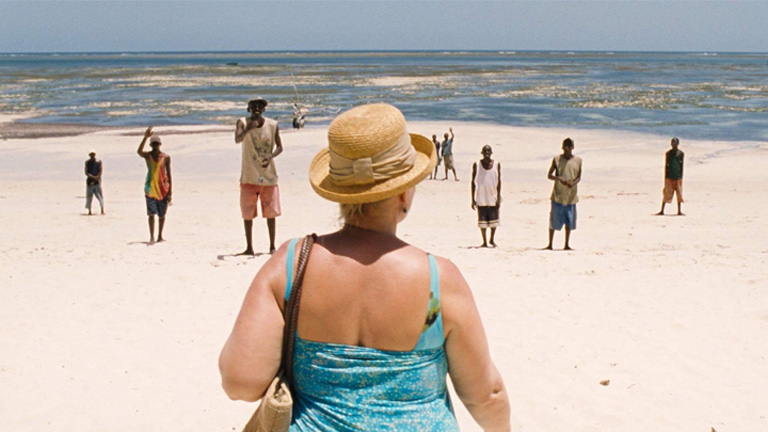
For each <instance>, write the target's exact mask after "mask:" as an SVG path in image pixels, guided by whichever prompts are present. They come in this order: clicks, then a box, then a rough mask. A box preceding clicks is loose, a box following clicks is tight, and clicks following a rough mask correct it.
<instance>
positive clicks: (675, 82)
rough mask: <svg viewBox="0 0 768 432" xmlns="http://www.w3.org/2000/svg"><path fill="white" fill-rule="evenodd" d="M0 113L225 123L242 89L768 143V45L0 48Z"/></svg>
mask: <svg viewBox="0 0 768 432" xmlns="http://www.w3.org/2000/svg"><path fill="white" fill-rule="evenodd" d="M0 75H1V76H2V77H3V80H2V81H0V112H2V113H5V114H18V115H24V116H27V117H29V118H26V119H24V120H21V121H23V122H29V123H40V124H62V123H64V124H82V125H89V126H118V127H132V126H146V125H157V126H162V125H203V124H214V125H215V124H226V125H231V124H232V123H233V122H234V119H235V118H237V117H239V116H243V115H246V114H247V113H246V111H245V103H246V101H247V100H248V98H249V97H251V96H253V95H257V94H258V95H260V96H262V97H265V98H266V99H268V100H269V101H270V105H269V108H268V111H267V115H268V116H271V117H275V118H277V119H278V120H279V121H280V122H281V124H283V125H284V127H290V125H291V120H292V112H293V104H294V103H297V104H299V105H300V106H302V107H303V108H304V109H305V110H306V111H307V113H308V114H307V117H306V119H307V125H308V126H323V125H327V124H328V123H329V122H330V121H331V120H332V119H333V117H334V116H335V114H336V113H337V112H339V111H342V110H345V109H348V108H351V107H353V106H356V105H360V104H362V103H371V102H388V103H392V104H394V105H396V106H398V107H399V108H400V109H401V110H402V111H403V112H404V113H405V115H406V117H407V118H408V119H409V120H427V121H473V122H482V123H492V124H504V125H511V126H522V127H558V128H574V129H584V128H586V129H611V130H627V131H637V132H648V133H654V134H661V135H669V136H679V137H680V138H681V139H685V138H693V139H715V140H724V141H768V116H766V112H768V53H759V52H741V53H737V52H645V51H543V50H542V51H539V50H537V51H528V50H519V51H516V50H482V51H470V50H455V51H452V50H429V51H413V50H403V51H358V50H348V51H347V50H339V51H336V50H334V51H298V50H291V51H205V52H184V51H160V52H85V53H75V52H61V53H0Z"/></svg>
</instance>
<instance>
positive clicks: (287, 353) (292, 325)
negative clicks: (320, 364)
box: [280, 233, 317, 386]
mask: <svg viewBox="0 0 768 432" xmlns="http://www.w3.org/2000/svg"><path fill="white" fill-rule="evenodd" d="M316 239H317V234H314V233H313V234H310V235H307V236H306V237H305V238H304V243H302V245H301V252H300V254H299V263H298V266H297V267H296V276H295V277H294V279H293V288H292V289H291V295H290V297H288V301H287V302H286V304H285V307H284V308H283V317H284V318H285V327H284V329H283V352H282V358H281V362H280V369H281V370H282V372H283V374H284V375H285V381H286V382H287V383H288V385H289V386H290V385H291V384H292V383H293V347H294V345H295V335H296V330H297V327H298V322H299V305H300V303H301V286H302V282H303V280H304V272H305V271H306V270H307V262H308V261H309V253H310V252H311V250H312V245H313V244H314V243H315V240H316Z"/></svg>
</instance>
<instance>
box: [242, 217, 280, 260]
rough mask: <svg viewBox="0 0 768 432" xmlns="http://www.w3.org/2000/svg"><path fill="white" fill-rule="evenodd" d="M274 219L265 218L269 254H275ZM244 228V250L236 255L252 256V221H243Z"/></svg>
mask: <svg viewBox="0 0 768 432" xmlns="http://www.w3.org/2000/svg"><path fill="white" fill-rule="evenodd" d="M275 226H276V224H275V218H267V231H269V253H273V252H275V231H276V228H275ZM243 227H244V228H245V243H246V247H245V250H244V251H243V252H241V253H239V254H238V255H253V254H254V253H253V220H243Z"/></svg>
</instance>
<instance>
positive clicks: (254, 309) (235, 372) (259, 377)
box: [219, 244, 287, 402]
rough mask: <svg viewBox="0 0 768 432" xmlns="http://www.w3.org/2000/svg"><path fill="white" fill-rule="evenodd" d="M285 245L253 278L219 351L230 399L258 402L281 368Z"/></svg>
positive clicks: (224, 380)
mask: <svg viewBox="0 0 768 432" xmlns="http://www.w3.org/2000/svg"><path fill="white" fill-rule="evenodd" d="M286 245H287V244H283V245H282V246H281V247H280V249H278V251H277V252H276V253H275V254H274V255H272V257H271V258H270V259H269V260H268V261H267V262H266V263H265V264H264V266H263V267H262V268H261V270H259V272H258V273H257V274H256V277H255V278H254V279H253V282H252V283H251V286H250V288H249V289H248V293H247V294H246V295H245V300H243V305H242V307H241V309H240V314H239V315H238V317H237V320H236V321H235V327H234V328H233V329H232V334H230V336H229V339H227V342H226V344H225V345H224V348H223V349H222V350H221V356H220V357H219V371H220V372H221V381H222V387H224V391H225V392H226V393H227V396H229V397H230V398H231V399H239V400H246V401H251V402H253V401H257V400H259V399H261V397H262V396H263V395H264V392H265V391H266V390H267V387H269V384H270V383H271V382H272V379H274V378H275V375H276V374H277V370H278V368H279V367H280V356H281V355H280V354H281V350H282V345H283V327H284V322H283V312H282V303H283V301H282V298H281V296H282V295H284V287H285V259H286V250H287V246H286Z"/></svg>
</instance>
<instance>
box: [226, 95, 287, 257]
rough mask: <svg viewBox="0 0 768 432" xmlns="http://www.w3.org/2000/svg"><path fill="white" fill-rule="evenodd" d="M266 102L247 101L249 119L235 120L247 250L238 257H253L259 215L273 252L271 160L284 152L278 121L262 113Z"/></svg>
mask: <svg viewBox="0 0 768 432" xmlns="http://www.w3.org/2000/svg"><path fill="white" fill-rule="evenodd" d="M267 103H268V102H267V101H266V100H265V99H264V98H261V97H255V98H253V99H251V100H249V101H248V112H250V113H251V116H250V118H247V117H243V118H240V119H238V120H237V126H236V128H235V143H237V144H242V149H243V159H242V165H241V171H240V212H241V214H242V216H243V225H244V226H245V241H246V249H245V251H243V252H242V253H241V254H240V255H253V235H252V233H253V218H255V217H256V216H257V215H258V209H257V204H258V202H259V201H261V215H262V217H264V218H265V219H266V220H267V230H268V231H269V253H272V252H274V251H275V218H276V217H277V216H280V190H279V189H278V187H277V170H276V168H275V162H274V158H275V157H277V156H278V155H279V154H280V153H282V152H283V142H282V141H281V140H280V131H279V129H278V127H277V121H276V120H273V119H270V118H266V117H264V116H263V115H262V114H263V113H264V111H265V110H266V108H267Z"/></svg>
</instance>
